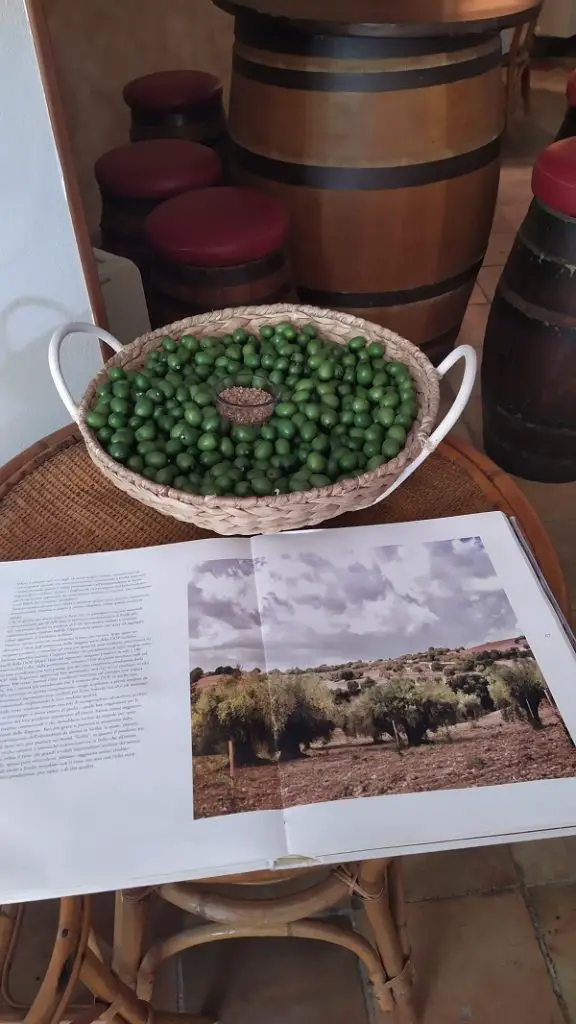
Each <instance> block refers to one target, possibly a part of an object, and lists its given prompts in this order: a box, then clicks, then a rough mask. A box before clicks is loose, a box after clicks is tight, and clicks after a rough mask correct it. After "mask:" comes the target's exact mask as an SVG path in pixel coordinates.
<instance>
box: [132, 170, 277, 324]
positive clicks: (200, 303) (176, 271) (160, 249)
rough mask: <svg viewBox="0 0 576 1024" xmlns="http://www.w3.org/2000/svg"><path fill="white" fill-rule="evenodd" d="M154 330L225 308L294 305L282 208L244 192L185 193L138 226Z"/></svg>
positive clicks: (258, 196) (272, 201) (210, 191)
mask: <svg viewBox="0 0 576 1024" xmlns="http://www.w3.org/2000/svg"><path fill="white" fill-rule="evenodd" d="M146 230H147V235H148V239H149V242H150V246H151V250H152V260H151V273H150V288H149V296H148V300H149V301H148V305H149V309H150V317H151V320H152V321H153V325H154V326H155V327H160V326H163V325H164V324H169V323H173V322H174V321H176V320H181V319H183V318H184V317H187V316H193V315H194V314H195V313H206V312H208V311H209V310H212V309H225V308H227V307H228V306H249V305H254V304H256V305H259V304H263V303H271V302H291V301H295V299H296V293H295V290H294V285H293V281H292V274H291V270H290V264H289V260H288V254H287V249H286V240H287V234H288V218H287V215H286V213H285V211H284V210H283V209H282V207H281V206H280V205H279V204H278V203H276V202H275V201H274V200H272V199H270V198H269V197H268V196H265V195H258V194H257V193H255V192H253V191H252V190H250V189H242V188H227V187H221V188H218V189H216V188H214V189H204V190H203V191H202V192H201V193H188V194H187V195H185V196H180V197H179V198H177V199H173V200H170V202H168V203H164V204H163V205H162V206H160V207H158V208H157V209H156V210H155V212H154V213H153V214H152V215H151V216H150V217H149V218H148V221H147V224H146Z"/></svg>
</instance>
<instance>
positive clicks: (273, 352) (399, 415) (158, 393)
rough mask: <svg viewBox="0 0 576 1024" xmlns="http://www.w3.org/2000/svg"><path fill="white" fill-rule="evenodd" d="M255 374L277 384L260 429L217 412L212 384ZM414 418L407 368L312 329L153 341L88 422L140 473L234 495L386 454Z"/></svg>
mask: <svg viewBox="0 0 576 1024" xmlns="http://www.w3.org/2000/svg"><path fill="white" fill-rule="evenodd" d="M246 371H251V372H252V373H253V374H254V384H255V386H256V382H257V381H258V382H259V383H260V384H261V383H262V381H266V382H267V383H268V384H269V385H270V386H271V387H272V388H273V389H274V391H275V394H276V396H277V401H276V404H275V407H274V411H273V415H272V416H271V418H270V419H269V420H268V422H266V423H265V424H263V425H261V426H251V425H239V424H233V423H231V422H230V421H229V420H227V419H225V418H223V417H222V416H221V415H220V414H219V412H218V409H217V407H216V394H217V389H218V382H219V381H221V380H222V378H223V377H228V378H229V377H230V376H231V375H232V376H233V375H234V374H240V373H242V374H245V373H246ZM417 413H418V400H417V395H416V391H415V388H414V383H413V381H412V379H411V377H410V373H409V370H408V369H407V367H406V366H405V365H404V364H403V363H401V362H398V361H396V360H388V359H387V358H386V351H385V348H384V346H383V345H382V344H380V342H368V341H367V340H366V339H365V338H364V337H361V336H358V337H356V338H352V339H351V340H350V341H349V342H348V343H347V344H346V345H338V344H335V343H334V342H331V341H329V340H328V339H326V338H322V337H320V336H319V335H318V333H317V331H316V329H315V328H314V326H312V325H306V326H304V327H300V326H298V327H296V326H294V325H292V324H290V323H279V324H276V325H275V326H266V327H262V328H261V330H260V332H259V334H258V335H256V334H251V333H248V332H247V331H245V330H243V329H242V328H238V329H237V330H235V331H233V332H232V333H230V334H224V335H223V336H221V337H202V338H196V337H194V336H193V335H190V334H187V335H184V336H183V337H182V338H180V339H179V341H177V340H175V339H174V338H171V337H166V338H164V339H162V340H161V341H160V343H159V348H158V349H157V350H155V351H153V352H151V353H150V354H149V355H148V357H147V359H146V362H145V364H144V366H143V367H142V368H141V369H138V370H128V371H125V370H123V369H121V368H120V367H112V368H111V369H110V370H109V371H108V380H107V381H106V383H105V384H102V385H101V386H100V387H99V388H98V389H97V392H96V399H95V402H94V403H93V405H92V407H91V408H90V410H89V411H88V413H87V414H86V423H87V425H88V426H89V427H90V428H91V429H92V430H93V431H94V433H95V435H96V437H97V438H98V441H99V442H100V443H101V445H102V446H103V448H104V449H105V450H106V451H107V452H108V454H109V455H110V456H111V457H112V458H113V459H115V460H116V461H117V462H120V463H122V464H123V465H125V466H126V467H127V468H128V469H130V470H132V471H133V472H135V473H140V474H141V475H142V476H144V477H146V478H147V479H148V480H153V481H155V482H156V483H158V484H163V485H167V486H170V487H174V488H176V489H177V490H180V491H185V492H187V493H193V494H200V495H231V496H236V497H240V498H245V497H249V496H252V495H255V496H263V495H273V494H284V493H289V492H294V491H305V490H309V489H310V488H312V487H324V486H326V485H328V484H331V483H334V482H335V481H338V480H342V479H345V478H347V477H353V476H358V475H360V474H361V473H364V472H367V471H369V470H373V469H376V468H377V467H378V466H380V465H381V464H382V463H385V462H388V461H389V460H390V459H393V458H395V457H396V456H397V455H398V454H399V452H400V451H401V450H402V448H403V447H404V445H405V443H406V438H407V435H408V432H409V431H410V428H411V427H412V424H413V422H414V420H415V418H416V416H417Z"/></svg>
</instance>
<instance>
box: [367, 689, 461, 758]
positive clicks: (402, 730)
mask: <svg viewBox="0 0 576 1024" xmlns="http://www.w3.org/2000/svg"><path fill="white" fill-rule="evenodd" d="M457 717H458V701H457V698H456V696H455V694H454V693H452V692H451V690H449V689H448V687H447V686H444V685H442V684H428V685H418V684H417V683H416V682H415V681H414V680H413V679H406V678H399V679H394V680H391V681H390V682H388V683H384V684H381V685H377V686H374V687H372V688H371V689H370V690H367V691H365V692H364V693H363V694H362V695H361V696H360V697H359V698H358V700H357V701H356V702H355V704H354V706H353V708H351V710H350V712H349V715H348V722H347V731H349V732H352V733H353V734H355V735H365V736H371V737H372V738H373V739H374V740H375V741H376V742H377V741H378V740H381V739H382V737H383V735H384V734H388V735H389V736H393V737H394V738H395V739H396V740H397V742H400V741H401V740H404V742H405V743H406V744H407V745H408V746H414V747H415V746H420V745H421V744H422V743H424V742H425V740H426V737H427V734H428V733H429V732H436V731H437V730H438V729H439V728H440V727H441V726H447V725H454V724H455V723H456V721H457Z"/></svg>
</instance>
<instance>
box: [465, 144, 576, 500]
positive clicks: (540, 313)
mask: <svg viewBox="0 0 576 1024" xmlns="http://www.w3.org/2000/svg"><path fill="white" fill-rule="evenodd" d="M533 189H534V194H535V197H536V198H535V199H534V200H533V202H532V204H531V206H530V209H529V211H528V214H527V216H526V218H525V220H524V222H523V224H522V226H521V227H520V230H519V232H518V235H517V237H516V242H515V244H514V246H513V248H512V251H511V253H510V256H509V258H508V261H507V263H506V266H505V267H504V270H503V272H502V276H501V278H500V282H499V285H498V288H497V290H496V294H495V297H494V302H493V304H492V308H491V311H490V315H489V318H488V323H487V327H486V336H485V340H484V353H483V358H482V407H483V420H484V446H485V448H486V452H487V454H488V455H489V456H490V457H491V458H492V459H494V461H495V462H497V463H498V464H499V465H500V466H502V468H503V469H506V470H507V471H508V472H510V473H514V474H516V475H517V476H521V477H525V478H527V479H529V480H541V481H543V482H546V483H562V482H566V481H571V480H576V284H575V281H576V277H575V268H576V138H573V139H566V140H564V141H561V142H555V143H554V144H553V145H552V146H550V147H549V148H548V149H547V150H545V151H544V153H543V154H541V156H540V157H539V159H538V162H537V164H536V167H535V169H534V175H533ZM559 206H561V207H563V208H564V209H566V210H567V212H566V213H564V212H561V210H560V209H554V207H559Z"/></svg>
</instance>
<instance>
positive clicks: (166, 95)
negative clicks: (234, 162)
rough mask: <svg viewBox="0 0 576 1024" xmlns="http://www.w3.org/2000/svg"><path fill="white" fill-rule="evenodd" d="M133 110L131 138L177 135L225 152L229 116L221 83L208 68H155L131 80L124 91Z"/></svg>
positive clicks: (133, 139) (171, 136)
mask: <svg viewBox="0 0 576 1024" xmlns="http://www.w3.org/2000/svg"><path fill="white" fill-rule="evenodd" d="M123 96H124V100H125V102H126V103H127V105H128V106H129V107H130V110H131V118H132V119H131V127H130V138H131V139H132V141H133V142H136V141H138V140H140V139H153V138H178V139H187V140H189V141H191V142H201V143H203V144H204V145H207V146H211V147H212V148H214V149H217V150H218V151H222V150H223V148H224V147H225V141H226V116H225V114H224V104H223V101H222V85H221V83H220V81H219V80H218V79H217V78H216V76H215V75H211V74H209V73H208V72H207V71H193V70H181V71H156V72H155V73H154V74H152V75H144V77H143V78H136V79H134V81H133V82H128V84H127V85H126V86H125V88H124V92H123Z"/></svg>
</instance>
